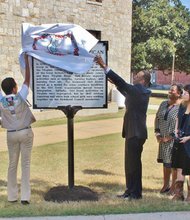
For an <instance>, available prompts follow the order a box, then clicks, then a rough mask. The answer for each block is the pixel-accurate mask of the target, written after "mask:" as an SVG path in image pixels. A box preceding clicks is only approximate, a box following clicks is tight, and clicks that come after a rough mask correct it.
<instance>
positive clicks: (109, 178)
mask: <svg viewBox="0 0 190 220" xmlns="http://www.w3.org/2000/svg"><path fill="white" fill-rule="evenodd" d="M123 147H124V140H123V139H122V138H121V134H112V135H105V136H101V137H95V138H90V139H84V140H76V141H75V185H82V186H86V187H89V188H91V189H92V190H94V191H96V192H98V194H99V201H97V202H64V203H62V204H58V203H53V202H46V201H44V199H43V196H44V194H45V193H46V192H47V191H48V190H49V189H50V188H51V187H54V186H58V185H67V175H68V172H67V143H66V142H62V143H55V144H52V145H45V146H40V147H36V148H34V149H33V152H32V163H31V187H32V197H31V204H30V205H29V206H22V205H20V203H19V202H18V203H15V204H10V203H8V202H7V192H6V185H7V181H6V175H7V161H8V156H7V152H1V160H0V167H1V169H0V198H1V199H0V216H1V217H11V216H43V215H46V216H51V215H57V216H58V215H89V214H93V215H98V214H111V213H139V212H156V211H178V210H189V211H190V206H189V204H186V203H183V202H173V201H171V198H170V197H167V196H163V195H160V194H159V190H160V188H161V186H162V165H160V164H157V162H156V155H157V148H158V146H157V143H156V141H155V137H154V135H153V128H150V129H149V139H148V140H147V142H146V144H145V147H144V151H143V188H144V190H143V199H142V200H139V201H131V202H128V201H123V200H122V199H118V198H117V197H116V195H117V194H119V193H122V192H123V190H124V189H125V176H124V164H123V163H124V160H123V159H124V155H123V153H124V148H123ZM18 176H20V166H19V174H18ZM19 182H20V180H19Z"/></svg>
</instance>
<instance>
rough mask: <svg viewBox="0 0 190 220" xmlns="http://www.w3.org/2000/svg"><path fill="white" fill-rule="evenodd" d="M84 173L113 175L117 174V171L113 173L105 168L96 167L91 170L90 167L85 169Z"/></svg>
mask: <svg viewBox="0 0 190 220" xmlns="http://www.w3.org/2000/svg"><path fill="white" fill-rule="evenodd" d="M82 172H83V173H84V174H90V175H105V176H107V175H112V176H115V175H116V174H115V173H111V172H107V171H104V170H100V169H94V170H90V169H85V170H83V171H82Z"/></svg>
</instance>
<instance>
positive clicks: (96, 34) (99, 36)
mask: <svg viewBox="0 0 190 220" xmlns="http://www.w3.org/2000/svg"><path fill="white" fill-rule="evenodd" d="M87 31H88V32H90V33H91V34H92V35H93V36H94V37H95V38H96V39H98V40H101V31H95V30H87Z"/></svg>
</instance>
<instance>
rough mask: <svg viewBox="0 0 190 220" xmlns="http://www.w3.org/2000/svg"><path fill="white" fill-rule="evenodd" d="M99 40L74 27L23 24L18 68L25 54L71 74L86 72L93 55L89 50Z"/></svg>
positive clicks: (91, 63)
mask: <svg viewBox="0 0 190 220" xmlns="http://www.w3.org/2000/svg"><path fill="white" fill-rule="evenodd" d="M97 42H98V40H97V39H96V38H95V37H94V36H93V35H91V34H90V33H89V32H88V31H86V30H85V29H83V28H82V27H80V26H79V25H75V24H60V23H58V24H42V25H39V26H34V25H32V24H28V23H23V24H22V49H21V52H20V57H19V60H20V65H21V68H22V69H24V67H25V63H24V53H25V52H27V54H28V55H30V56H32V57H34V58H36V59H38V60H40V61H42V62H44V63H47V64H49V65H51V66H54V67H58V68H60V69H63V70H66V71H68V72H72V73H79V74H82V73H86V72H88V70H89V69H90V68H91V67H92V65H93V61H94V56H93V55H92V54H91V53H90V50H91V49H92V48H93V47H94V46H95V45H96V44H97Z"/></svg>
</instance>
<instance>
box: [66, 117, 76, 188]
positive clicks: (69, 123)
mask: <svg viewBox="0 0 190 220" xmlns="http://www.w3.org/2000/svg"><path fill="white" fill-rule="evenodd" d="M67 132H68V185H69V189H72V188H73V187H74V129H73V118H71V117H68V118H67Z"/></svg>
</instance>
